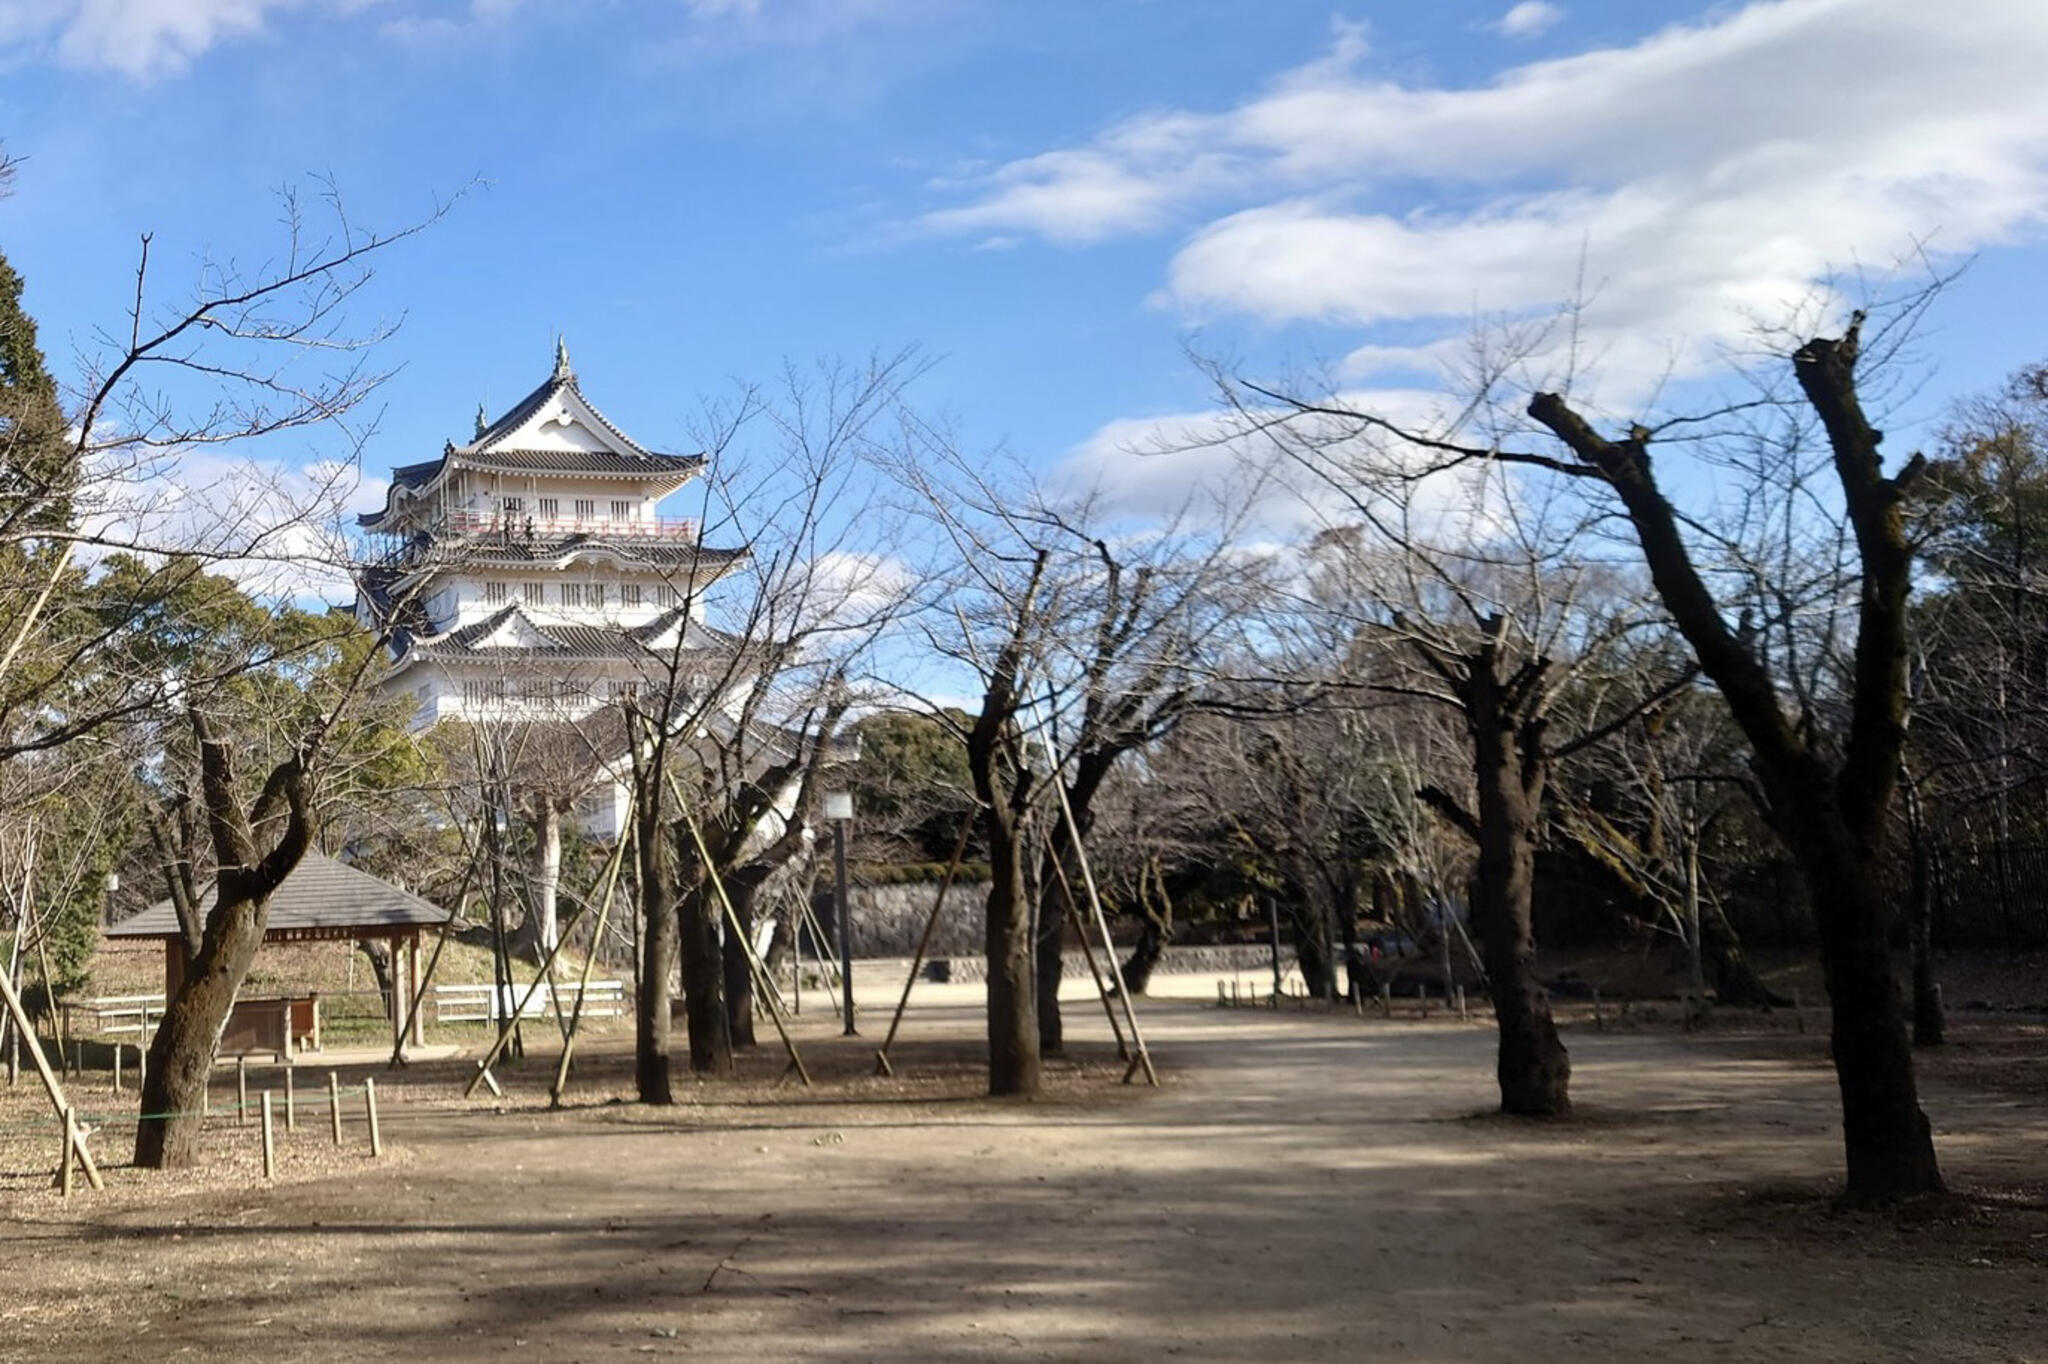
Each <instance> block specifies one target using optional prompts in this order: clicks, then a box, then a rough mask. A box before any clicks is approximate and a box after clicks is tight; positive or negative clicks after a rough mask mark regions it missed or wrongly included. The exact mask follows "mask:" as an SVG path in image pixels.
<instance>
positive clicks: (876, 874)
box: [847, 862, 989, 886]
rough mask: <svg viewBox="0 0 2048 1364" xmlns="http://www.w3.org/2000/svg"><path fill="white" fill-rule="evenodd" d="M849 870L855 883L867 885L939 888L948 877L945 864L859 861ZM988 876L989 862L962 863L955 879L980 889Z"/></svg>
mask: <svg viewBox="0 0 2048 1364" xmlns="http://www.w3.org/2000/svg"><path fill="white" fill-rule="evenodd" d="M847 870H848V871H849V872H850V873H851V875H852V878H853V879H854V880H855V881H858V882H859V883H860V884H862V885H864V886H921V885H937V884H938V883H939V882H940V881H942V880H944V879H945V877H946V864H945V863H944V862H856V863H854V864H853V865H852V866H851V867H849V868H847ZM988 877H989V870H988V863H986V862H962V863H961V864H960V872H959V874H958V875H957V876H955V877H954V878H953V879H954V880H955V881H957V882H959V883H961V884H964V885H970V886H978V885H982V884H985V883H986V882H987V881H988Z"/></svg>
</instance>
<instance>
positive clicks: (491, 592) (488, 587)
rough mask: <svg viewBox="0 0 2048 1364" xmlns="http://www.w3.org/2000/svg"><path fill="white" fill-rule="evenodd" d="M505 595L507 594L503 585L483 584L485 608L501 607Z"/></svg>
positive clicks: (497, 583)
mask: <svg viewBox="0 0 2048 1364" xmlns="http://www.w3.org/2000/svg"><path fill="white" fill-rule="evenodd" d="M507 595H509V594H508V591H507V588H506V585H505V584H504V583H501V582H488V583H485V584H484V605H486V606H503V605H504V604H505V598H506V597H507Z"/></svg>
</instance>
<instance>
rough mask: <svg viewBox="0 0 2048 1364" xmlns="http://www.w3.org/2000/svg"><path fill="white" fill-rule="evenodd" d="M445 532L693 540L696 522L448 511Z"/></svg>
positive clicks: (548, 537) (546, 537)
mask: <svg viewBox="0 0 2048 1364" xmlns="http://www.w3.org/2000/svg"><path fill="white" fill-rule="evenodd" d="M440 533H441V534H443V535H506V536H510V537H513V538H515V539H525V538H527V537H528V536H531V537H532V538H533V539H536V540H553V539H558V538H560V537H563V536H568V535H596V536H618V537H620V538H621V539H635V540H644V539H654V540H692V539H695V538H696V535H697V523H696V522H695V521H694V520H690V519H688V518H685V517H669V516H639V517H627V518H625V519H623V520H614V519H612V518H610V517H603V516H527V515H524V514H521V513H512V514H500V513H496V512H467V511H455V512H449V513H448V514H447V515H446V516H445V517H443V518H442V522H441V530H440Z"/></svg>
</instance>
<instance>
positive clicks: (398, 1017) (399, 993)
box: [387, 938, 407, 1062]
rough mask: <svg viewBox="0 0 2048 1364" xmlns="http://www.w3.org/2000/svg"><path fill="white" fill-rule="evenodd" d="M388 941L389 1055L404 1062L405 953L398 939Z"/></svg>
mask: <svg viewBox="0 0 2048 1364" xmlns="http://www.w3.org/2000/svg"><path fill="white" fill-rule="evenodd" d="M389 941H390V944H391V953H390V963H391V964H390V966H389V967H388V968H387V969H388V970H389V971H390V973H391V1054H392V1055H393V1056H395V1057H397V1058H398V1059H399V1061H401V1062H403V1061H404V1060H405V1005H406V998H407V996H406V992H405V953H404V952H403V951H402V950H400V948H399V946H398V939H396V938H392V939H390V940H389Z"/></svg>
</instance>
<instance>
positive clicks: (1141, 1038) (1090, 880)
mask: <svg viewBox="0 0 2048 1364" xmlns="http://www.w3.org/2000/svg"><path fill="white" fill-rule="evenodd" d="M1039 738H1040V739H1041V740H1042V741H1043V742H1044V744H1045V756H1046V760H1047V761H1048V762H1050V763H1051V764H1052V779H1051V785H1052V789H1053V794H1054V795H1056V796H1058V797H1059V802H1060V817H1061V818H1062V819H1063V820H1064V821H1065V822H1066V826H1067V835H1068V837H1069V839H1070V840H1071V841H1072V843H1073V847H1074V861H1075V862H1076V863H1077V864H1079V866H1080V868H1081V883H1082V884H1083V885H1085V886H1086V887H1087V888H1088V904H1089V906H1090V908H1092V909H1093V910H1094V912H1095V930H1096V932H1098V933H1100V934H1101V935H1102V950H1103V952H1104V953H1106V954H1107V955H1108V957H1109V977H1110V979H1111V980H1113V981H1115V982H1116V996H1117V999H1118V1000H1119V1001H1120V1002H1121V1003H1122V1004H1123V1006H1124V1023H1125V1025H1126V1026H1128V1027H1129V1028H1130V1030H1131V1046H1132V1048H1133V1050H1135V1051H1136V1052H1137V1055H1135V1056H1133V1057H1132V1058H1131V1064H1130V1065H1129V1066H1127V1067H1125V1069H1124V1083H1125V1084H1129V1083H1130V1082H1131V1077H1132V1076H1134V1075H1135V1074H1137V1072H1138V1069H1139V1067H1141V1066H1142V1067H1143V1068H1144V1071H1145V1081H1146V1083H1147V1084H1150V1085H1151V1086H1152V1087H1153V1088H1155V1089H1156V1088H1158V1086H1159V1072H1158V1071H1156V1070H1154V1069H1153V1068H1152V1052H1151V1049H1150V1048H1149V1047H1147V1046H1146V1045H1145V1034H1144V1032H1143V1031H1142V1030H1140V1029H1139V1027H1138V1011H1137V1009H1136V1008H1135V1007H1134V1006H1133V1005H1132V1004H1131V992H1130V991H1129V990H1128V989H1126V988H1125V987H1124V971H1123V967H1122V966H1121V965H1120V964H1119V963H1118V962H1117V959H1116V943H1115V942H1114V941H1113V940H1112V939H1111V938H1110V936H1109V916H1108V915H1107V914H1105V913H1104V912H1103V910H1102V892H1101V890H1100V889H1099V888H1097V886H1096V884H1095V869H1094V868H1093V867H1092V866H1090V865H1089V862H1088V850H1087V849H1086V848H1085V847H1083V846H1082V843H1083V839H1082V837H1081V825H1080V822H1079V821H1077V820H1076V819H1075V818H1074V807H1073V804H1072V802H1070V801H1068V799H1067V786H1066V783H1065V782H1064V781H1062V780H1061V779H1060V755H1059V752H1058V750H1056V749H1055V748H1054V747H1053V746H1052V734H1051V732H1050V731H1048V730H1041V731H1040V732H1039Z"/></svg>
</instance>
